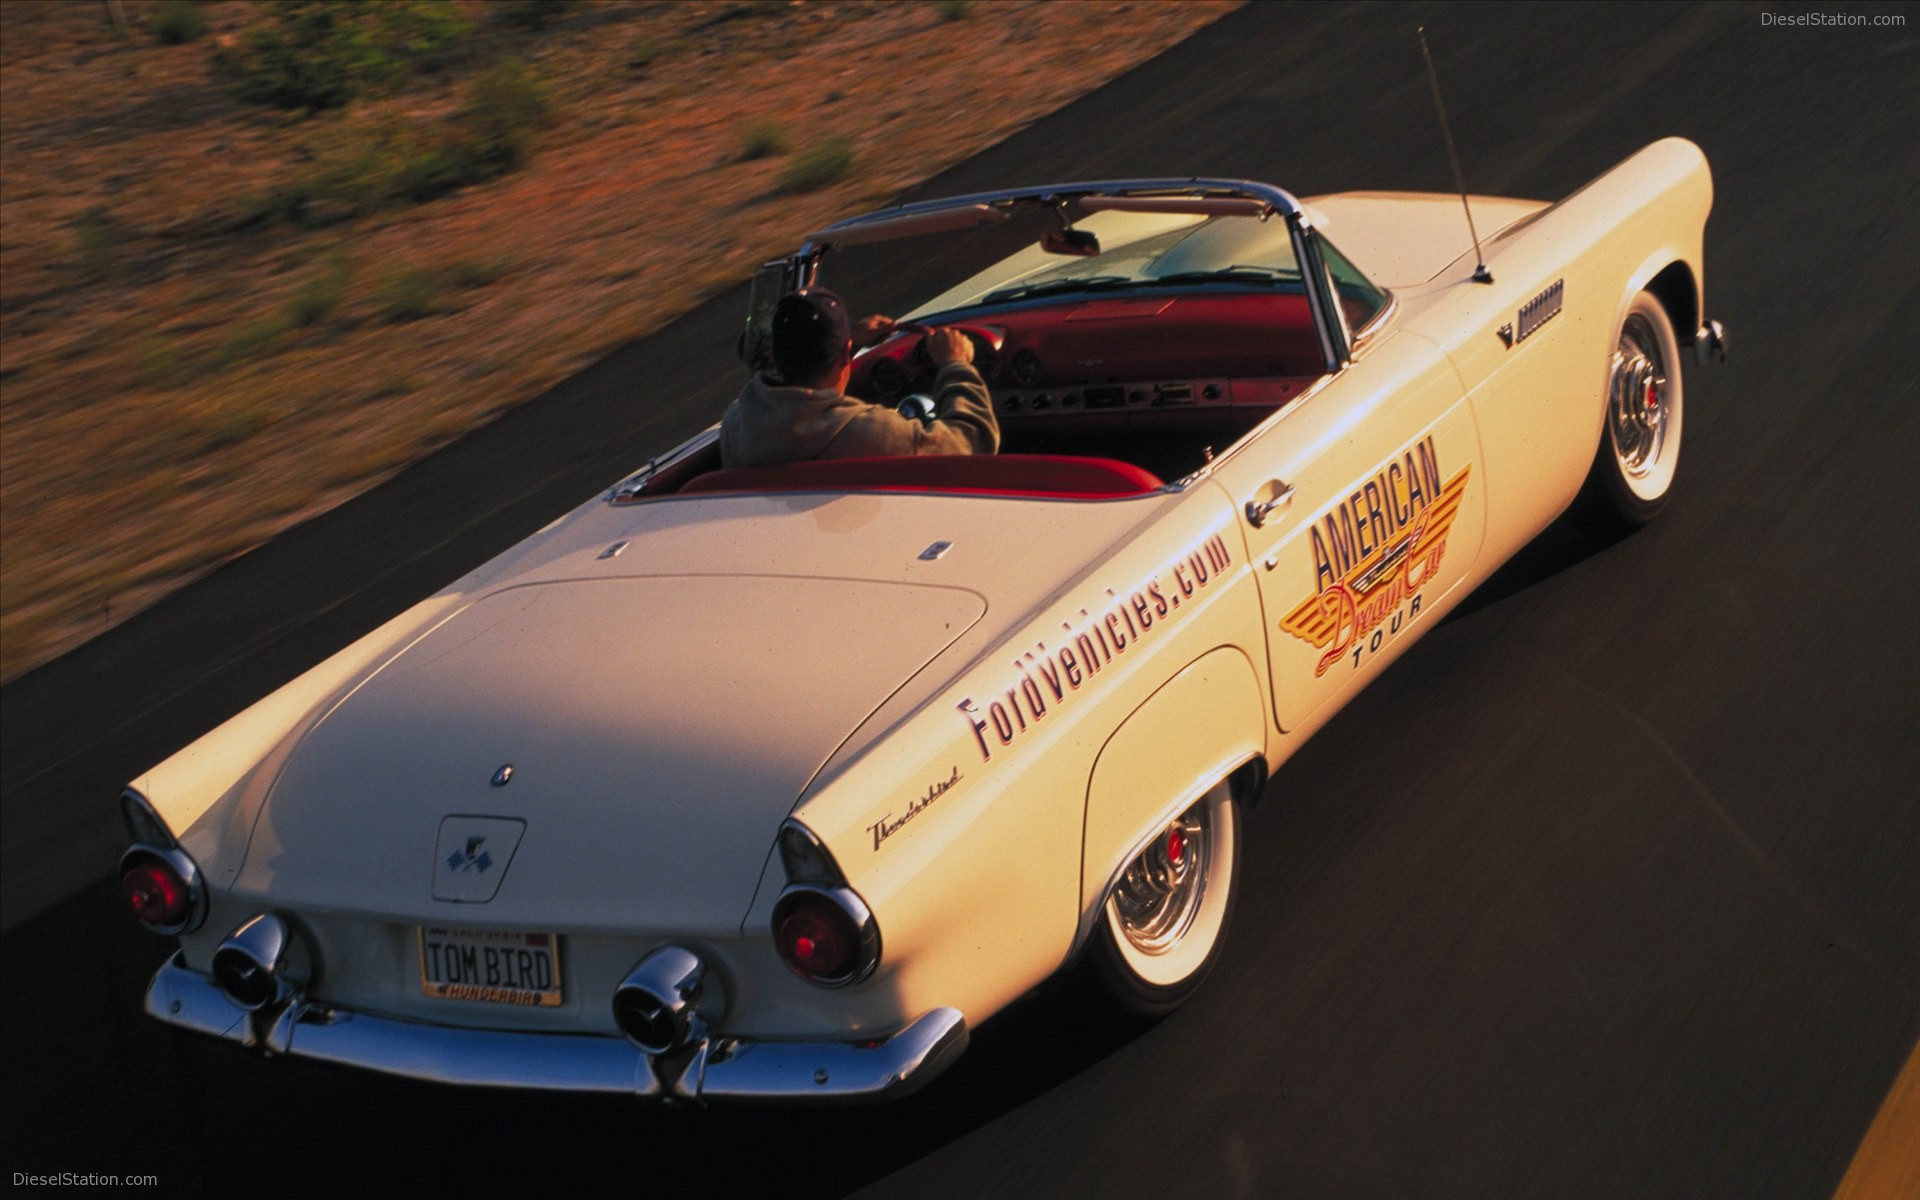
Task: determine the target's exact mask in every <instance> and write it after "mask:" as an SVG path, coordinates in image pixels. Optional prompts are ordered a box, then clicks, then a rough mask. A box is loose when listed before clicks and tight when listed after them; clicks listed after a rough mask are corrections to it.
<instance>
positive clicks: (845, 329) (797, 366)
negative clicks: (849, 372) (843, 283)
mask: <svg viewBox="0 0 1920 1200" xmlns="http://www.w3.org/2000/svg"><path fill="white" fill-rule="evenodd" d="M852 345H853V323H852V322H850V321H849V320H847V305H846V302H845V301H843V300H841V299H840V297H839V295H838V294H837V293H835V292H832V291H829V290H828V289H826V288H802V289H801V290H799V291H797V292H789V293H787V294H786V295H784V296H782V297H780V302H779V303H778V304H776V305H774V309H773V364H774V366H775V367H777V368H779V370H780V373H781V374H782V375H784V376H787V377H789V378H800V379H808V378H812V377H814V376H816V375H818V374H819V373H820V372H822V371H824V370H825V369H826V368H828V367H830V366H832V365H834V364H835V363H837V362H839V361H840V359H841V357H842V356H844V355H845V354H846V353H847V351H848V349H849V348H850V347H851V346H852Z"/></svg>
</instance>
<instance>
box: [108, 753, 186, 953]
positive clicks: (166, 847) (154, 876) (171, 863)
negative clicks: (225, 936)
mask: <svg viewBox="0 0 1920 1200" xmlns="http://www.w3.org/2000/svg"><path fill="white" fill-rule="evenodd" d="M120 811H121V815H122V816H123V817H124V818H125V819H126V823H127V832H128V833H130V834H131V835H132V836H133V840H134V844H133V846H132V847H131V848H129V849H128V850H127V852H126V853H125V854H123V855H121V857H120V897H121V899H122V900H124V901H125V902H126V905H127V911H128V912H130V913H132V914H133V919H134V920H136V921H138V922H140V924H142V925H144V926H146V927H147V928H148V929H150V930H152V931H153V932H155V933H158V934H162V935H169V936H170V935H172V934H176V933H187V932H190V931H192V930H194V929H197V928H199V925H200V922H202V921H203V920H205V919H206V916H207V893H206V888H205V887H204V886H203V885H202V883H201V880H200V868H199V867H198V866H196V865H194V861H193V859H192V858H191V857H190V856H189V855H188V854H187V852H186V851H185V850H182V849H181V848H180V844H179V843H178V842H176V841H175V840H174V838H173V834H172V833H171V832H170V831H169V830H168V829H167V826H166V822H164V821H162V820H161V819H160V815H159V814H158V813H156V812H154V811H153V806H152V805H151V804H149V803H147V798H146V797H145V796H142V795H141V794H140V793H139V792H136V791H134V790H133V789H132V788H128V789H127V790H126V792H124V793H123V794H122V795H121V798H120Z"/></svg>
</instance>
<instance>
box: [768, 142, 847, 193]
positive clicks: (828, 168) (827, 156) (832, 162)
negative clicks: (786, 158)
mask: <svg viewBox="0 0 1920 1200" xmlns="http://www.w3.org/2000/svg"><path fill="white" fill-rule="evenodd" d="M853 163H854V153H853V142H852V141H850V140H849V139H847V138H843V137H834V138H828V139H827V140H826V141H824V142H819V143H817V144H815V145H813V146H810V147H808V148H807V149H806V150H804V151H802V152H801V153H800V154H799V155H798V156H797V157H795V158H794V160H793V161H792V162H790V163H788V164H787V169H786V170H784V171H782V172H780V190H781V191H783V192H790V193H791V192H817V191H819V190H820V189H821V188H823V187H826V186H828V185H829V184H834V183H838V182H839V181H840V180H842V179H845V178H846V177H847V175H848V174H849V173H850V172H852V170H853Z"/></svg>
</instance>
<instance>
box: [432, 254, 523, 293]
mask: <svg viewBox="0 0 1920 1200" xmlns="http://www.w3.org/2000/svg"><path fill="white" fill-rule="evenodd" d="M513 267H514V262H513V259H512V257H510V256H508V255H505V254H494V255H489V256H487V257H485V258H462V259H459V260H457V261H455V262H452V263H449V264H448V265H447V280H448V281H449V282H450V283H452V284H453V286H455V287H457V288H481V287H486V286H487V285H488V284H490V283H494V282H497V281H498V280H499V279H500V278H501V277H502V276H504V275H506V274H507V272H509V271H511V270H513Z"/></svg>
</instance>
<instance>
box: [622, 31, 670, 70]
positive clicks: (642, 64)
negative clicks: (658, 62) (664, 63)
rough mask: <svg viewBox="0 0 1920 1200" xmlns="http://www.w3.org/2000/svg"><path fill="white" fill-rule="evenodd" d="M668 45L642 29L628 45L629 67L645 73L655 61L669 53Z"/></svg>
mask: <svg viewBox="0 0 1920 1200" xmlns="http://www.w3.org/2000/svg"><path fill="white" fill-rule="evenodd" d="M668 45H669V44H668V43H666V42H663V41H661V40H660V39H659V38H657V37H654V36H653V35H652V34H651V33H648V32H647V31H646V30H644V29H642V30H640V31H639V32H638V33H635V34H634V35H633V39H632V40H631V41H629V42H628V43H627V65H628V66H629V67H632V68H633V69H634V70H636V71H643V70H645V69H646V68H648V67H650V66H652V65H653V60H654V59H656V58H659V57H660V56H661V55H662V54H665V53H666V52H667V49H668Z"/></svg>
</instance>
